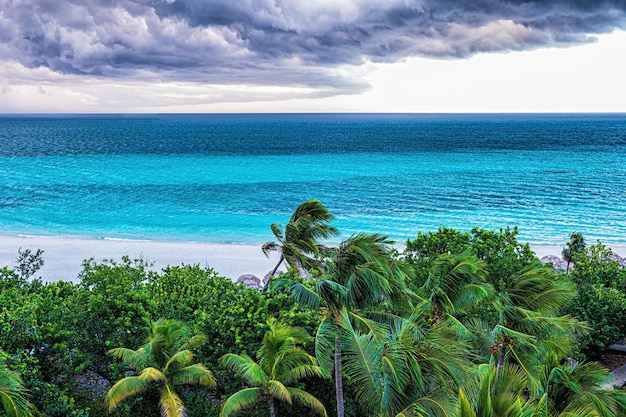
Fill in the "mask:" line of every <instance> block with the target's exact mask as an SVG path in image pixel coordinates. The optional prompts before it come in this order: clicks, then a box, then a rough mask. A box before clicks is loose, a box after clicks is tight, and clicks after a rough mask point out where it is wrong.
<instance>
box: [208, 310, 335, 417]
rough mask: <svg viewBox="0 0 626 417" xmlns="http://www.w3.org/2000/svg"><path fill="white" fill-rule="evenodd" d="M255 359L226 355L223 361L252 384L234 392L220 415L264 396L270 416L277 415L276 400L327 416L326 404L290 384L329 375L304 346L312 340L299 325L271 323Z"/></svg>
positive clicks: (246, 405) (235, 410) (223, 363)
mask: <svg viewBox="0 0 626 417" xmlns="http://www.w3.org/2000/svg"><path fill="white" fill-rule="evenodd" d="M268 324H269V330H268V331H267V332H266V333H265V336H264V337H263V343H262V345H261V348H260V349H259V350H258V352H257V355H256V356H257V361H256V362H255V361H254V360H253V359H252V358H251V357H249V356H248V355H245V354H244V355H235V354H232V353H229V354H226V355H224V356H223V357H222V358H221V359H220V362H221V364H222V365H223V366H225V367H227V368H229V369H231V370H232V371H234V372H236V373H237V374H238V375H239V376H241V377H242V378H243V379H244V380H245V381H246V382H247V383H248V384H249V385H251V387H249V388H244V389H242V390H241V391H238V392H236V393H235V394H233V395H231V396H230V397H229V398H228V399H227V400H226V401H225V402H224V404H223V405H222V411H221V412H220V417H228V416H231V415H233V414H234V413H236V412H237V411H238V410H241V409H242V408H245V407H249V406H251V405H253V404H255V403H256V402H257V401H259V400H261V399H264V400H266V401H267V404H268V406H269V411H270V416H271V417H275V416H276V404H275V402H276V400H280V401H286V402H288V403H289V404H292V403H293V402H294V401H295V402H298V403H301V404H303V405H305V406H307V407H309V408H311V409H313V410H315V411H316V412H317V413H319V414H320V415H323V416H325V417H327V414H326V409H325V408H324V405H323V404H322V403H321V402H320V401H319V400H318V399H317V398H315V397H314V396H313V395H311V394H309V393H308V392H306V391H304V390H301V389H299V388H294V387H291V386H288V385H289V384H293V383H294V382H298V381H299V380H300V379H302V378H307V377H312V376H318V377H328V373H327V372H326V371H324V369H323V368H321V367H319V366H318V365H317V361H316V360H315V358H314V357H313V356H311V355H309V354H308V353H306V351H305V350H304V349H303V348H302V345H303V344H304V343H305V342H306V341H307V339H309V336H308V334H307V333H306V332H305V331H304V330H303V329H300V328H297V327H291V326H288V325H286V324H283V323H281V322H273V321H270V322H269V323H268Z"/></svg>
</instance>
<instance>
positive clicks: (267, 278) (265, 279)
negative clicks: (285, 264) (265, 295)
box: [263, 269, 283, 286]
mask: <svg viewBox="0 0 626 417" xmlns="http://www.w3.org/2000/svg"><path fill="white" fill-rule="evenodd" d="M271 273H272V271H270V272H268V273H267V274H265V276H264V277H263V285H264V286H265V285H267V283H268V282H270V278H271V275H270V274H271ZM282 273H283V271H281V270H280V269H279V270H277V271H276V273H274V276H275V277H277V276H279V275H280V274H282Z"/></svg>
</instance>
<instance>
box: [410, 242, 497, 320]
mask: <svg viewBox="0 0 626 417" xmlns="http://www.w3.org/2000/svg"><path fill="white" fill-rule="evenodd" d="M486 276H487V269H486V266H485V264H484V262H483V261H482V260H480V259H478V258H477V257H476V256H475V255H472V254H468V253H463V254H454V255H452V254H447V253H446V254H443V255H440V256H439V257H437V259H436V260H435V262H434V263H433V265H432V266H431V267H430V269H429V272H428V279H427V280H426V282H424V284H423V285H422V287H421V288H420V290H419V295H420V296H422V297H423V298H424V299H425V300H426V301H427V302H426V303H424V307H426V308H427V309H428V310H429V312H430V314H432V320H433V321H437V322H439V321H441V320H443V319H444V318H453V317H454V316H455V315H456V314H458V313H462V312H464V311H466V310H467V309H469V308H471V307H474V306H475V305H476V304H478V303H479V302H480V301H482V300H484V299H486V298H488V297H490V296H492V295H493V294H494V290H493V286H492V285H491V284H489V283H487V282H485V281H486Z"/></svg>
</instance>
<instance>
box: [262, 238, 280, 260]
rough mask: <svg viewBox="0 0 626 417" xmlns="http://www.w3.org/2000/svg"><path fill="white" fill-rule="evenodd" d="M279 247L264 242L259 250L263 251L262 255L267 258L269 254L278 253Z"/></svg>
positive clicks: (274, 243) (275, 244) (276, 244)
mask: <svg viewBox="0 0 626 417" xmlns="http://www.w3.org/2000/svg"><path fill="white" fill-rule="evenodd" d="M281 247H282V246H281V245H279V244H278V243H276V242H265V243H264V244H263V245H262V246H261V250H262V251H263V254H264V255H265V256H267V257H268V258H269V256H270V252H275V251H279V250H280V249H281Z"/></svg>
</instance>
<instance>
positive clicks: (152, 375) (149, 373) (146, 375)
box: [138, 366, 167, 383]
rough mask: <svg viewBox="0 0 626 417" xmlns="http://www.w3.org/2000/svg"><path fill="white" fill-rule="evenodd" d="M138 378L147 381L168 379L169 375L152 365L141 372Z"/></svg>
mask: <svg viewBox="0 0 626 417" xmlns="http://www.w3.org/2000/svg"><path fill="white" fill-rule="evenodd" d="M138 378H139V379H140V380H142V381H144V382H145V383H150V382H165V381H167V377H166V376H165V374H164V373H163V372H162V371H160V370H158V369H156V368H153V367H151V366H149V367H147V368H144V369H143V370H142V371H141V373H140V374H139V376H138Z"/></svg>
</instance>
